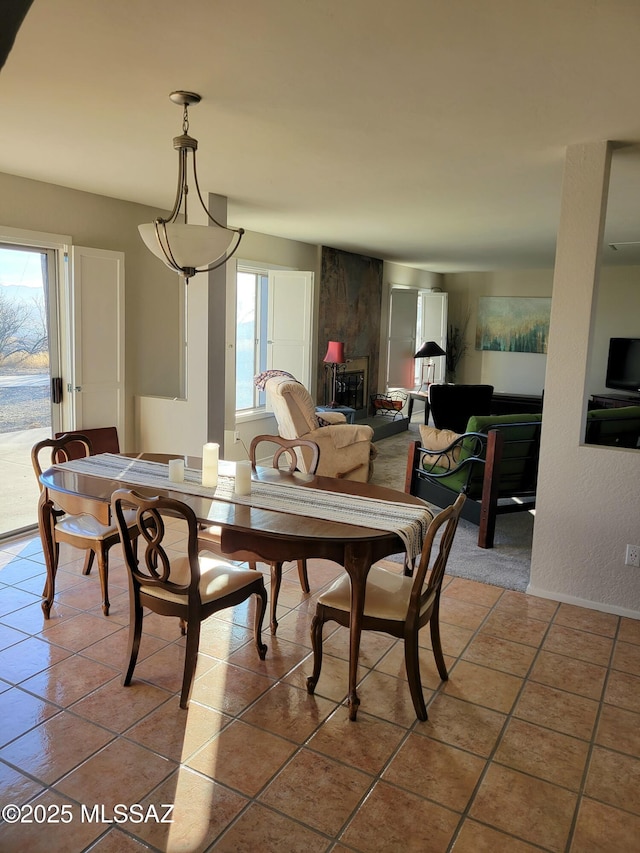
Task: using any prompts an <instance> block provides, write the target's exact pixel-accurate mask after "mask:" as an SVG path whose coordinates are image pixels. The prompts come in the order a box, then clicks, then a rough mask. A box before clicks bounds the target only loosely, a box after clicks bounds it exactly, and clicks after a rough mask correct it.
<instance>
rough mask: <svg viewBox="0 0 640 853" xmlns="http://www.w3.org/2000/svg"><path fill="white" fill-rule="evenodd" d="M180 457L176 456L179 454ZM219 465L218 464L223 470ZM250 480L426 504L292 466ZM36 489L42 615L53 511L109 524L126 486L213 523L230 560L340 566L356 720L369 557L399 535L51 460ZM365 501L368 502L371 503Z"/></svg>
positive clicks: (395, 545)
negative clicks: (347, 594)
mask: <svg viewBox="0 0 640 853" xmlns="http://www.w3.org/2000/svg"><path fill="white" fill-rule="evenodd" d="M126 456H127V458H132V459H141V460H150V461H155V462H161V463H167V462H168V460H169V459H171V458H176V457H172V456H171V455H167V454H148V453H147V454H136V455H134V454H127V455H126ZM179 458H184V457H179ZM225 464H226V465H227V466H233V463H225V462H221V463H220V466H221V467H220V471H221V473H224V470H225ZM186 465H187V467H196V468H197V467H199V466H200V460H199V459H197V458H195V457H193V458H192V457H187V458H186ZM252 479H253V481H258V482H260V483H274V484H295V485H296V486H302V487H305V488H309V489H317V490H320V491H323V492H332V493H336V494H337V495H338V496H348V495H359V496H363V497H365V498H369V499H372V500H373V501H384V502H389V501H390V502H393V503H396V504H398V503H399V504H406V505H407V509H408V510H409V507H414V508H418V507H421V508H423V509H425V510H426V509H427V506H426V504H425V503H424V502H423V501H421V500H420V499H419V498H416V497H414V496H412V495H409V494H405V493H404V492H399V491H397V490H395V489H388V488H385V487H382V486H374V485H370V484H367V483H359V482H354V481H352V480H342V479H336V478H333V477H320V476H316V475H311V474H303V473H298V472H295V473H293V474H291V473H288V472H284V471H279V470H278V469H274V468H261V467H258V468H256V469H254V470H253V471H252ZM40 480H41V483H42V486H43V489H42V492H41V494H40V501H39V507H38V523H39V528H40V534H41V538H42V543H43V550H44V557H45V561H46V567H47V582H46V585H45V589H44V592H43V601H42V609H43V612H44V615H45V617H46V618H49V614H50V610H51V605H52V603H53V600H54V595H55V579H56V571H57V549H56V547H55V543H54V541H53V536H52V523H53V510H54V507H55V508H56V509H62V510H64V511H65V512H67V513H69V514H72V515H78V514H83V513H86V514H88V515H91V516H93V517H94V518H96V519H97V520H98V521H99V522H101V523H102V524H107V525H108V524H111V523H112V518H111V496H112V494H113V492H114V491H116V489H119V488H123V487H129V488H133V489H135V490H136V491H137V492H139V493H141V494H143V495H145V494H146V495H152V494H163V495H167V496H170V497H174V498H177V499H178V500H181V501H183V502H184V503H186V504H188V505H189V506H190V507H191V508H192V509H193V511H194V513H195V515H196V518H197V519H198V521H199V522H200V523H202V524H204V525H208V526H209V525H220V527H221V529H222V550H223V552H224V553H225V554H227V555H229V556H231V557H232V558H233V559H249V558H253V559H255V556H256V555H257V556H258V557H260V558H261V559H263V560H264V561H267V562H270V561H280V562H282V561H287V560H298V559H304V558H323V559H326V560H331V561H334V562H336V563H338V564H340V565H341V566H343V567H344V569H345V571H346V572H347V574H348V575H349V578H350V580H351V621H350V640H349V689H348V703H349V717H350V719H352V720H355V719H356V715H357V711H358V705H359V704H360V700H359V698H358V695H357V691H356V684H357V674H358V657H359V651H360V635H361V631H362V621H363V610H364V598H365V586H366V580H367V575H368V573H369V569H370V568H371V566H372V565H373V563H375V562H376V561H378V560H380V559H382V558H384V557H387V556H389V555H391V554H397V553H402V552H403V551H404V550H405V544H404V542H403V540H402V538H401V537H400V536H399V535H398V534H397V533H396V532H392V531H389V530H381V529H379V528H377V527H373V526H372V527H367V526H364V525H359V524H358V525H354V524H350V523H345V522H344V521H340V518H339V515H340V513H339V511H338V509H336V519H335V520H328V519H325V518H316V517H312V516H307V515H300V514H294V513H292V512H283V511H282V510H281V509H278V510H272V509H265V508H264V507H256V506H252V505H251V503H250V499H249V501H247V499H244V502H242V503H237V502H234V501H233V500H228V499H220V498H218V497H216V496H215V495H213V496H206V497H205V496H203V495H202V494H190V493H187V492H185V491H184V490H181V491H178V490H177V488H172V483H171V482H169V481H168V478H167V482H166V488H162V489H158V488H154V489H153V490H150V489H149V488H147V487H144V486H140V485H136V484H135V483H134V484H131V483H127V482H126V477H124V478H118V479H105V478H104V477H98V476H94V475H92V474H86V473H78V472H75V471H72V470H67V469H66V467H65V465H62V466H54V467H51V468H48V469H47V470H46V471H43V473H42V475H41V477H40ZM372 507H373V504H372Z"/></svg>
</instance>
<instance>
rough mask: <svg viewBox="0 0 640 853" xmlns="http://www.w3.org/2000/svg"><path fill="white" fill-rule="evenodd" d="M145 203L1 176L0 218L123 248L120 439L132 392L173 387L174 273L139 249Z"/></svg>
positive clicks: (147, 217) (150, 214)
mask: <svg viewBox="0 0 640 853" xmlns="http://www.w3.org/2000/svg"><path fill="white" fill-rule="evenodd" d="M158 214H159V211H157V210H152V209H151V208H148V207H145V206H144V205H139V204H133V203H131V202H127V201H120V200H118V199H113V198H107V197H105V196H99V195H93V194H92V193H85V192H80V191H78V190H72V189H68V188H66V187H59V186H55V185H53V184H45V183H42V182H40V181H31V180H28V179H26V178H20V177H16V176H14V175H7V174H4V173H0V223H2V224H3V225H7V226H9V227H11V228H23V229H27V230H31V231H42V232H50V233H56V234H68V235H70V236H71V238H72V241H73V243H74V245H78V246H89V247H91V248H95V249H109V250H112V251H119V252H124V253H125V293H126V297H125V298H126V308H125V315H126V345H125V346H126V356H125V360H126V393H127V401H126V406H127V424H128V426H127V436H126V437H124V438H123V437H122V436H121V441H123V442H124V445H125V447H131V443H132V428H133V397H134V395H135V394H136V393H146V394H167V395H170V396H171V395H175V394H177V393H178V389H179V376H178V351H179V350H178V347H179V334H178V333H179V329H178V328H177V324H176V317H177V316H178V301H177V300H178V288H177V287H176V284H177V276H176V275H175V274H174V273H172V272H171V271H170V270H168V269H167V268H166V267H164V266H163V264H162V263H161V262H160V261H159V260H158V259H157V258H154V257H153V255H151V253H150V252H149V250H148V249H146V248H145V246H144V244H143V243H142V240H141V239H140V236H139V234H138V225H139V224H140V223H141V222H149V221H151V220H152V219H154V218H155V217H156V216H158Z"/></svg>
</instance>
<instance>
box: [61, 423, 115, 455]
mask: <svg viewBox="0 0 640 853" xmlns="http://www.w3.org/2000/svg"><path fill="white" fill-rule="evenodd" d="M63 435H76V436H81V437H82V438H88V439H89V443H90V444H91V452H92V454H96V453H120V440H119V439H118V430H117V429H116V427H114V426H108V427H90V428H89V429H68V430H65V431H64V432H57V433H56V434H55V435H54V438H62V436H63ZM66 454H67V457H68V458H69V459H82V457H83V456H85V453H84V448H83V447H82V442H81V441H78V442H77V444H68V445H67V449H66Z"/></svg>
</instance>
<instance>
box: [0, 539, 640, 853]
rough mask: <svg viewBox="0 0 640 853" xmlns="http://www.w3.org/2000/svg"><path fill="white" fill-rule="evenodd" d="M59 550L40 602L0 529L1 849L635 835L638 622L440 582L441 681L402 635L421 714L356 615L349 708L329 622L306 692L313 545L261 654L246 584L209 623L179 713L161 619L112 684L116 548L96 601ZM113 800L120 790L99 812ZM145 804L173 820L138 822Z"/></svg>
mask: <svg viewBox="0 0 640 853" xmlns="http://www.w3.org/2000/svg"><path fill="white" fill-rule="evenodd" d="M454 547H455V544H454ZM81 565H82V560H81V558H80V556H79V555H78V553H77V552H73V551H72V549H67V550H64V549H63V552H62V558H61V568H60V570H59V574H58V582H57V594H56V602H55V605H54V607H53V611H52V618H51V619H50V620H49V621H45V620H44V619H43V616H42V611H41V608H40V593H41V591H42V586H43V580H44V569H43V558H42V554H41V550H40V545H39V540H38V539H37V538H24V539H20V540H15V541H13V542H8V543H5V544H4V545H3V546H2V547H1V548H0V720H1V723H0V805H2V806H6V805H8V804H11V803H13V804H16V805H17V806H19V807H20V808H21V810H20V809H19V812H20V814H21V817H22V819H23V820H24V821H26V820H28V819H30V821H31V822H24V823H11V822H10V819H11V818H12V816H13V813H12V812H11V810H9V811H8V812H4V816H5V818H8V819H6V820H5V821H4V822H3V823H0V850H2V851H5V850H7V851H29V853H33V851H41V850H42V851H48V852H49V853H55V851H63V850H64V851H69V853H74V851H83V850H95V851H98V853H111V851H113V853H128V852H129V851H132V853H133V851H141V850H144V849H151V850H161V851H205V850H214V849H215V850H216V851H251V853H254V851H261V853H265V851H279V853H280V851H286V853H289V851H304V853H312V851H329V850H333V851H341V853H344V851H349V850H355V851H376V853H377V851H389V853H397V851H420V853H425V851H427V853H431V851H433V853H438V851H448V850H455V851H456V853H481V851H489V850H490V851H492V853H533V851H540V850H543V851H554V853H559V851H571V853H599V851H602V853H618V851H620V853H628V851H634V850H638V849H639V848H640V622H637V621H633V620H630V619H624V618H622V619H620V618H618V617H616V616H612V615H607V614H603V613H599V612H596V611H591V610H583V609H581V608H577V607H572V606H568V605H564V604H558V603H556V602H553V601H547V600H543V599H538V598H532V597H528V596H526V595H524V594H521V593H514V592H511V591H507V590H502V589H500V588H498V587H492V586H486V585H482V584H477V583H474V582H471V581H464V580H460V579H447V581H446V587H445V589H444V592H443V597H442V614H441V616H442V618H441V621H442V633H443V644H444V650H445V654H446V658H447V663H448V666H449V668H450V679H449V681H448V682H447V683H444V684H443V683H441V682H440V681H439V678H438V676H437V672H436V670H435V666H434V663H433V659H432V656H431V652H430V649H429V647H428V643H429V632H428V630H427V631H424V632H423V635H422V642H423V643H424V654H423V659H422V672H423V681H424V687H425V694H426V696H427V699H428V709H429V720H428V721H427V722H418V721H417V720H416V719H415V716H414V712H413V707H412V704H411V700H410V697H409V691H408V688H407V685H406V681H405V678H404V671H403V670H404V664H403V655H402V648H401V645H400V644H399V643H398V642H395V641H394V640H392V639H391V638H387V637H385V636H376V635H366V636H365V637H364V639H363V649H362V657H361V664H362V665H361V670H360V678H361V681H360V688H359V690H360V697H361V702H362V704H361V706H360V712H359V715H358V722H357V723H351V722H349V720H348V716H347V710H346V707H345V705H344V698H345V689H346V683H347V662H346V661H347V636H346V632H345V631H344V630H343V629H338V630H336V631H335V632H334V633H333V634H331V635H330V636H328V637H327V639H326V642H325V652H326V655H325V660H324V666H323V672H322V676H321V679H320V681H319V684H318V687H317V693H316V695H315V696H313V697H312V696H309V695H307V693H306V690H305V678H306V676H307V675H308V674H309V673H310V671H311V658H310V654H311V649H310V640H309V622H310V619H311V615H312V613H313V609H314V606H315V596H316V595H317V594H318V592H319V590H320V589H321V588H322V587H323V586H326V585H327V584H329V583H330V582H331V581H332V579H333V578H334V577H335V576H336V575H337V573H338V572H339V571H340V569H339V568H338V567H336V566H334V565H332V564H329V563H326V562H322V561H312V562H311V564H310V578H311V584H312V590H313V593H312V595H311V596H304V595H303V594H302V593H301V592H300V588H299V585H298V581H297V573H296V570H295V568H292V569H291V570H290V571H289V572H287V573H286V574H285V578H284V581H283V587H282V592H281V595H280V602H281V608H280V627H279V629H278V636H277V638H272V637H269V636H268V633H267V634H266V636H267V642H268V644H269V651H268V654H267V658H266V660H265V661H264V662H262V661H260V660H259V659H258V657H257V654H256V652H255V647H254V646H253V644H252V636H251V630H250V627H249V626H250V625H251V624H252V623H251V615H252V613H251V608H252V605H244V606H241V607H238V608H235V610H234V611H233V612H225V613H222V614H220V615H219V616H217V617H213V618H211V619H210V620H208V622H207V623H206V624H205V627H204V630H203V639H202V645H201V655H200V660H199V665H198V670H197V680H196V683H195V686H194V692H193V699H192V702H191V705H190V708H189V710H188V711H182V710H180V708H179V707H178V701H177V692H178V691H179V688H180V682H181V673H182V664H183V649H184V639H182V638H181V637H180V634H179V630H178V625H177V620H175V619H168V618H166V617H158V616H156V615H152V614H150V615H148V616H147V617H146V618H145V632H144V635H143V640H142V648H141V655H140V660H139V662H138V666H137V669H136V673H135V676H134V683H133V684H132V686H131V687H129V688H123V687H122V686H121V684H120V678H121V669H122V665H123V660H124V655H125V648H126V640H127V625H128V593H127V585H126V577H125V571H124V567H123V565H122V562H121V560H120V559H119V555H118V553H117V551H114V552H112V559H111V574H110V592H111V601H112V605H111V615H110V616H109V617H104V616H103V615H102V613H101V610H100V589H99V582H98V578H97V577H95V576H91V577H83V576H82V575H81V574H80V569H81ZM389 565H390V566H392V567H394V568H395V569H396V570H397V569H398V566H397V564H389ZM330 627H331V626H328V628H330ZM118 803H120V804H124V805H125V806H131V805H133V804H141V805H140V808H139V809H138V810H130V811H129V812H123V811H122V810H121V811H120V812H119V813H118V814H117V816H116V822H114V823H109V822H107V821H108V820H109V819H110V818H111V817H112V815H113V806H114V804H118ZM164 804H171V805H173V806H175V808H174V809H173V812H172V815H171V817H172V818H173V823H162V822H157V821H155V820H154V819H153V818H154V814H157V816H158V818H162V817H163V815H164V812H165V808H164ZM96 806H97V807H98V809H97V810H96V809H95V807H96ZM102 806H104V819H105V822H102V820H101V818H102V811H101V809H100V807H102ZM83 807H84V808H83ZM125 814H126V815H128V816H129V817H130V818H131V819H130V820H128V821H127V822H123V820H122V818H123V816H124V815H125ZM143 815H144V816H145V817H147V818H148V819H147V820H144V821H143V820H142V819H141V816H143ZM90 818H91V819H90ZM43 821H47V822H46V823H45V822H43Z"/></svg>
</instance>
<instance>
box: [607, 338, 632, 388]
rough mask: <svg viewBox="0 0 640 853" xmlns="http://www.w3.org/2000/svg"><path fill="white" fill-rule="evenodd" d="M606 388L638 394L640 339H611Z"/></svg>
mask: <svg viewBox="0 0 640 853" xmlns="http://www.w3.org/2000/svg"><path fill="white" fill-rule="evenodd" d="M605 384H606V386H607V388H617V389H619V390H621V391H632V392H636V393H638V392H640V338H611V340H610V341H609V360H608V361H607V378H606V381H605Z"/></svg>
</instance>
